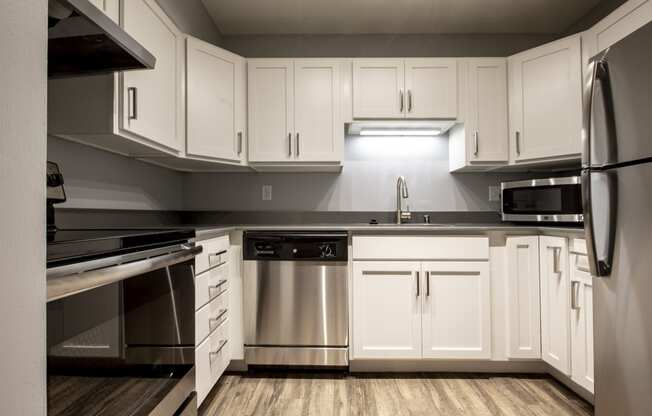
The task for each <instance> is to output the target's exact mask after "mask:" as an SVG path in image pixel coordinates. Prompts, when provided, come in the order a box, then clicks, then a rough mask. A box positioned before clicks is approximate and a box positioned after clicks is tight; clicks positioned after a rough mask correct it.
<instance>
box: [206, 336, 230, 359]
mask: <svg viewBox="0 0 652 416" xmlns="http://www.w3.org/2000/svg"><path fill="white" fill-rule="evenodd" d="M227 342H229V341H228V340H226V339H223V340H222V341H220V346H219V347H218V348H217V349H216V350H215V351H209V353H208V354H209V355H210V356H214V355H218V354H219V353H221V352H222V350H223V349H224V346H225V345H226V343H227Z"/></svg>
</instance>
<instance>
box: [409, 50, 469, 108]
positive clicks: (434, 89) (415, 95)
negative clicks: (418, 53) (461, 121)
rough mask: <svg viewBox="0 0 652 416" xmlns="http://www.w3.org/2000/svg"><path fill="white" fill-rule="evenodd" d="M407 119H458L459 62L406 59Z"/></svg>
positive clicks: (441, 59) (452, 60)
mask: <svg viewBox="0 0 652 416" xmlns="http://www.w3.org/2000/svg"><path fill="white" fill-rule="evenodd" d="M405 89H406V92H405V93H406V98H405V100H406V102H405V105H406V109H405V110H406V116H407V118H444V119H446V118H453V119H454V118H456V117H457V60H456V59H446V58H429V59H406V61H405Z"/></svg>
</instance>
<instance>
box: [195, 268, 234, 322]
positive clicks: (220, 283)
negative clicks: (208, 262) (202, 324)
mask: <svg viewBox="0 0 652 416" xmlns="http://www.w3.org/2000/svg"><path fill="white" fill-rule="evenodd" d="M228 288H229V264H228V263H225V264H222V265H221V266H218V267H215V268H213V269H210V270H208V271H206V272H204V273H202V274H200V275H198V276H197V277H195V310H199V309H200V308H201V307H202V306H204V305H206V304H207V303H208V302H210V300H211V299H214V298H215V297H217V296H218V295H219V294H220V293H222V292H224V291H225V290H227V289H228Z"/></svg>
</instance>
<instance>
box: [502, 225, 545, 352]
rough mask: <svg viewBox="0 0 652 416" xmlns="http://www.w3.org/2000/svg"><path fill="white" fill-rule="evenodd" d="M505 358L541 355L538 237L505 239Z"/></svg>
mask: <svg viewBox="0 0 652 416" xmlns="http://www.w3.org/2000/svg"><path fill="white" fill-rule="evenodd" d="M507 267H508V269H507V305H506V306H507V316H508V321H507V339H508V347H507V348H508V349H507V356H508V357H509V358H517V359H521V358H535V359H536V358H541V306H540V299H539V293H540V289H539V237H537V236H527V237H509V238H508V239H507Z"/></svg>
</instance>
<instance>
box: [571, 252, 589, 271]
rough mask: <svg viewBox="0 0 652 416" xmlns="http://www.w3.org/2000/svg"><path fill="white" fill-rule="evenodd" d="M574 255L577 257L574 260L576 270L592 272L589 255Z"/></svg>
mask: <svg viewBox="0 0 652 416" xmlns="http://www.w3.org/2000/svg"><path fill="white" fill-rule="evenodd" d="M573 257H575V259H574V260H573V268H574V269H575V270H578V271H581V272H586V273H590V272H591V268H590V266H589V256H586V255H584V254H574V255H573Z"/></svg>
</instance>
